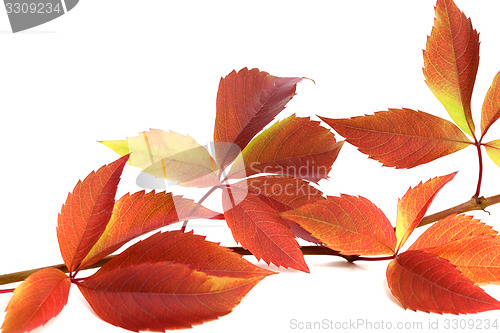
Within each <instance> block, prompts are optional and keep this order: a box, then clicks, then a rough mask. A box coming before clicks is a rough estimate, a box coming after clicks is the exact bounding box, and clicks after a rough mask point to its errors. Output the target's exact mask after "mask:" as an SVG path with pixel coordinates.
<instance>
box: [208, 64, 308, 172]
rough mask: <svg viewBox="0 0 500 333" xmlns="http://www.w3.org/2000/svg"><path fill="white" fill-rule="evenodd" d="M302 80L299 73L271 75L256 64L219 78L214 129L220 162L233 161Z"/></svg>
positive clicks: (217, 155) (281, 107) (281, 106)
mask: <svg viewBox="0 0 500 333" xmlns="http://www.w3.org/2000/svg"><path fill="white" fill-rule="evenodd" d="M301 80H302V78H299V77H283V78H282V77H276V76H272V75H269V73H266V72H261V71H259V70H258V69H256V68H254V69H251V70H248V69H247V68H243V69H242V70H240V71H239V72H235V71H232V72H231V73H230V74H229V75H227V76H226V77H225V78H223V79H221V80H220V83H219V90H218V92H217V115H216V118H215V129H214V142H215V143H216V144H215V152H216V158H217V162H218V164H219V166H221V167H225V166H227V165H228V164H230V163H231V162H232V161H233V160H234V159H235V158H236V156H237V155H238V154H239V152H240V150H243V149H244V148H245V147H246V145H247V144H248V143H249V142H250V140H252V138H253V137H254V136H255V135H256V134H257V133H258V132H260V131H261V130H262V129H263V128H264V127H265V126H266V125H267V124H269V123H270V122H271V121H272V120H273V119H274V117H275V116H276V115H277V114H278V113H280V112H281V111H282V110H283V109H284V108H285V105H286V104H287V103H288V101H290V100H291V99H292V97H293V96H294V95H295V88H296V85H297V83H298V82H300V81H301ZM217 143H228V144H217ZM231 144H233V145H231ZM235 148H239V149H235Z"/></svg>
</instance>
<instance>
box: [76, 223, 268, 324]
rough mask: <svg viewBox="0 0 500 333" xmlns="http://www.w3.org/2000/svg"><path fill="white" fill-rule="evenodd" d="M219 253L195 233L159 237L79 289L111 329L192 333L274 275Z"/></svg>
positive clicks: (141, 244) (130, 251)
mask: <svg viewBox="0 0 500 333" xmlns="http://www.w3.org/2000/svg"><path fill="white" fill-rule="evenodd" d="M177 246H179V247H177ZM216 248H217V245H216V244H214V243H210V242H206V241H204V240H203V237H200V236H195V235H193V234H191V233H188V234H182V233H181V232H173V233H164V234H161V233H160V234H156V235H153V236H152V237H151V238H149V239H146V240H144V241H142V242H139V243H137V244H134V245H132V246H131V247H130V248H129V249H127V250H126V251H125V252H123V253H122V254H119V255H118V256H117V257H115V258H114V259H112V260H111V261H109V262H108V263H106V264H105V265H104V266H103V267H102V268H101V269H100V270H99V271H98V272H97V273H96V274H94V275H93V276H91V277H89V278H87V279H85V280H84V281H83V282H81V283H79V285H78V287H79V288H80V291H81V292H82V293H83V295H84V297H85V299H86V300H87V301H88V302H89V304H90V306H91V307H92V309H93V310H94V311H95V312H96V314H97V315H99V316H100V317H101V318H102V319H103V320H105V321H107V322H109V323H111V324H113V325H116V326H119V327H122V328H125V329H128V330H132V331H146V330H148V331H161V332H163V331H164V330H165V329H179V328H189V327H191V326H192V325H196V324H201V323H203V322H206V321H209V320H214V319H217V318H218V317H220V316H223V315H226V314H228V313H229V312H231V310H232V308H233V307H235V306H236V305H237V304H238V303H239V302H240V301H241V299H242V297H243V296H245V295H246V294H247V293H248V291H249V290H250V289H252V288H253V287H254V286H255V285H256V284H257V283H258V282H259V281H260V280H262V279H263V278H264V277H265V276H267V275H269V274H272V273H271V272H269V271H267V270H264V269H261V268H258V267H254V266H253V265H251V264H250V263H248V262H247V261H245V260H244V259H242V258H241V256H238V255H235V254H234V253H231V252H230V251H228V250H227V249H216Z"/></svg>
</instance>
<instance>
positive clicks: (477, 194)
mask: <svg viewBox="0 0 500 333" xmlns="http://www.w3.org/2000/svg"><path fill="white" fill-rule="evenodd" d="M475 145H476V148H477V157H478V159H479V176H478V180H477V187H476V193H475V194H474V197H476V198H479V193H480V192H481V183H482V181H483V156H482V153H481V143H480V142H477V141H476V143H475Z"/></svg>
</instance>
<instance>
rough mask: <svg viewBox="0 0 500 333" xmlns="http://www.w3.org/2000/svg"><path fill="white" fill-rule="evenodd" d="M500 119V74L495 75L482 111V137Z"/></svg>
mask: <svg viewBox="0 0 500 333" xmlns="http://www.w3.org/2000/svg"><path fill="white" fill-rule="evenodd" d="M498 118H500V72H498V73H497V75H495V78H494V79H493V83H492V84H491V87H490V89H488V93H487V94H486V97H485V98H484V102H483V107H482V109H481V134H482V135H481V137H483V136H484V135H485V134H486V132H487V131H488V130H489V128H490V126H491V125H493V123H494V122H495V121H497V120H498Z"/></svg>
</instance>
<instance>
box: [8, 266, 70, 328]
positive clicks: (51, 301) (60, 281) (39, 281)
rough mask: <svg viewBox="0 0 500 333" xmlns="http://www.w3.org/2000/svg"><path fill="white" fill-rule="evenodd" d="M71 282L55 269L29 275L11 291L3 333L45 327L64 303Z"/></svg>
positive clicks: (46, 269)
mask: <svg viewBox="0 0 500 333" xmlns="http://www.w3.org/2000/svg"><path fill="white" fill-rule="evenodd" d="M70 286H71V282H70V280H69V278H68V276H66V274H64V273H63V272H61V271H60V270H58V269H55V268H45V269H42V270H40V271H37V272H35V273H33V274H31V275H30V276H29V277H28V278H27V279H26V280H25V281H24V282H23V283H21V284H20V285H19V286H18V287H17V288H16V289H15V290H14V296H12V298H11V300H10V302H9V305H8V306H7V310H6V311H7V314H6V316H5V321H4V323H3V325H2V332H3V333H22V332H28V331H31V330H33V329H35V328H37V327H39V326H42V325H45V323H47V322H48V321H49V320H50V319H52V318H53V317H55V316H57V315H58V314H59V312H61V310H62V309H63V307H64V306H65V305H66V303H67V301H68V294H69V289H70Z"/></svg>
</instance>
